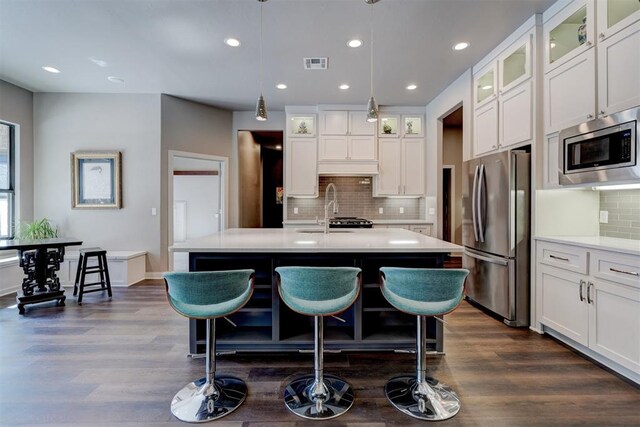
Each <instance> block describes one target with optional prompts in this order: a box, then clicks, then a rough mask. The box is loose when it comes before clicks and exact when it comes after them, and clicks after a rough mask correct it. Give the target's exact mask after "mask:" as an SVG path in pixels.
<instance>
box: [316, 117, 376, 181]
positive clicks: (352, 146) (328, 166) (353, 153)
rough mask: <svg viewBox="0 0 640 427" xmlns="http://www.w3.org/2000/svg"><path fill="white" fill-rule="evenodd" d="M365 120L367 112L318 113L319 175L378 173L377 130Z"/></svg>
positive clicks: (373, 124)
mask: <svg viewBox="0 0 640 427" xmlns="http://www.w3.org/2000/svg"><path fill="white" fill-rule="evenodd" d="M366 118H367V113H366V111H340V110H337V111H333V110H327V111H323V112H321V113H320V142H319V149H318V162H319V163H318V173H321V174H334V175H335V174H371V175H373V174H376V173H378V150H377V144H376V137H375V129H376V126H375V123H369V122H367V120H366Z"/></svg>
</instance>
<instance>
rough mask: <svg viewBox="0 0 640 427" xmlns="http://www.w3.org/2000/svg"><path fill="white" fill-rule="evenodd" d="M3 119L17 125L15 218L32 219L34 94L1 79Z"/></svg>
mask: <svg viewBox="0 0 640 427" xmlns="http://www.w3.org/2000/svg"><path fill="white" fill-rule="evenodd" d="M0 120H2V121H5V122H9V123H12V124H15V125H19V127H18V135H17V138H16V139H17V144H16V159H17V163H16V219H17V220H19V221H31V220H33V93H31V92H30V91H28V90H26V89H22V88H20V87H18V86H14V85H12V84H11V83H7V82H5V81H3V80H0Z"/></svg>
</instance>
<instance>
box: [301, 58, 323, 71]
mask: <svg viewBox="0 0 640 427" xmlns="http://www.w3.org/2000/svg"><path fill="white" fill-rule="evenodd" d="M303 60H304V69H305V70H326V69H327V68H328V67H329V58H303Z"/></svg>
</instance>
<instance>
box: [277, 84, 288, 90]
mask: <svg viewBox="0 0 640 427" xmlns="http://www.w3.org/2000/svg"><path fill="white" fill-rule="evenodd" d="M276 87H277V88H278V89H286V88H287V85H286V84H284V83H278V84H277V85H276Z"/></svg>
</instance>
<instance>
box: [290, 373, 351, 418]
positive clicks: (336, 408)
mask: <svg viewBox="0 0 640 427" xmlns="http://www.w3.org/2000/svg"><path fill="white" fill-rule="evenodd" d="M324 385H325V389H326V390H327V391H328V396H327V398H326V400H322V399H317V398H312V397H311V396H312V395H313V390H314V389H315V390H316V393H317V390H318V387H316V384H315V376H314V375H312V374H310V375H304V376H301V377H298V378H296V379H294V380H293V381H291V382H290V383H289V384H287V386H286V387H285V389H284V404H285V405H286V407H287V408H288V409H289V410H290V411H291V412H293V413H294V414H296V415H298V416H299V417H302V418H306V419H310V420H316V419H318V420H328V419H331V418H335V417H337V416H339V415H342V414H344V413H345V412H347V411H348V410H349V408H351V406H352V405H353V399H354V397H353V389H352V388H351V386H350V385H349V383H347V382H346V381H345V380H343V379H341V378H339V377H336V376H335V375H327V374H325V375H324ZM321 389H322V387H320V390H321Z"/></svg>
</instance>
